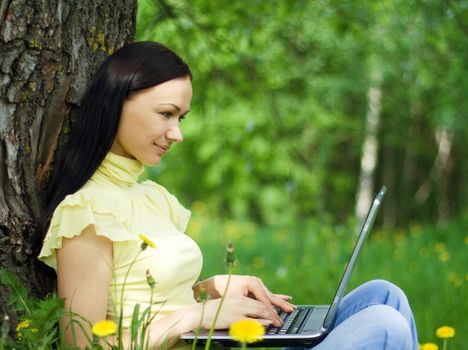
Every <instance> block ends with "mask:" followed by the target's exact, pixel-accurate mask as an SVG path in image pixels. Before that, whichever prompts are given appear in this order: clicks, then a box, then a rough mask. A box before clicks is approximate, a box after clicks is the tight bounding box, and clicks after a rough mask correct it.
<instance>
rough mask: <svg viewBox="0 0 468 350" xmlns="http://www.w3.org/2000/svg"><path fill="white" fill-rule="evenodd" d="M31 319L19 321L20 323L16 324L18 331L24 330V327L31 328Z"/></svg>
mask: <svg viewBox="0 0 468 350" xmlns="http://www.w3.org/2000/svg"><path fill="white" fill-rule="evenodd" d="M29 324H30V322H29V320H24V321H21V322H20V323H18V325H17V326H16V331H17V332H19V331H20V330H22V329H23V328H29Z"/></svg>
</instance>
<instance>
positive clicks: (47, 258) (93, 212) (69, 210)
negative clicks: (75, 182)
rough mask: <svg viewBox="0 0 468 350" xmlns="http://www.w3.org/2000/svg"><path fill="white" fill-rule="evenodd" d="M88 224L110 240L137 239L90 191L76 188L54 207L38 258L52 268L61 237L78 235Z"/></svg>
mask: <svg viewBox="0 0 468 350" xmlns="http://www.w3.org/2000/svg"><path fill="white" fill-rule="evenodd" d="M89 225H94V228H95V230H96V234H97V235H100V236H105V237H107V238H109V239H110V240H111V241H131V240H133V241H134V240H137V238H136V237H135V236H134V235H132V234H131V233H130V231H129V230H128V225H127V223H126V222H125V221H122V219H119V215H117V214H116V213H114V212H112V211H111V210H110V209H109V208H108V207H107V206H106V205H105V204H104V203H101V202H100V201H99V200H98V199H96V198H95V197H94V196H92V195H91V194H90V193H86V192H84V191H78V192H76V193H74V194H71V195H68V196H66V197H65V199H64V200H63V201H62V202H61V203H60V204H59V205H58V206H57V208H56V209H55V211H54V214H53V216H52V219H51V222H50V226H49V230H48V231H47V234H46V236H45V238H44V242H43V246H42V250H41V252H40V253H39V256H38V259H39V260H41V261H43V262H44V263H46V264H47V265H49V266H50V267H52V268H54V269H56V268H57V259H56V249H60V248H61V247H62V240H63V238H64V237H65V238H72V237H75V236H78V235H80V234H81V232H82V231H83V230H84V229H85V228H86V227H88V226H89Z"/></svg>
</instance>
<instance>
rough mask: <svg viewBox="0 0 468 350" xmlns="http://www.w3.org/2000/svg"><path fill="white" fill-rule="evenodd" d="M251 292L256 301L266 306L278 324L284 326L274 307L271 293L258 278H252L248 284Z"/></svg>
mask: <svg viewBox="0 0 468 350" xmlns="http://www.w3.org/2000/svg"><path fill="white" fill-rule="evenodd" d="M248 288H249V292H250V293H251V294H253V296H254V297H255V299H257V300H258V301H259V302H261V303H262V304H264V305H265V306H266V307H267V308H268V309H269V310H270V312H271V313H272V316H273V318H274V319H275V321H276V324H278V323H279V324H282V321H281V318H280V317H279V316H278V314H277V312H276V310H275V309H274V307H273V303H272V300H271V297H270V295H272V294H271V292H270V291H269V290H268V289H267V288H266V287H265V285H264V284H263V282H262V280H260V279H259V278H257V277H252V278H251V280H250V281H249V284H248Z"/></svg>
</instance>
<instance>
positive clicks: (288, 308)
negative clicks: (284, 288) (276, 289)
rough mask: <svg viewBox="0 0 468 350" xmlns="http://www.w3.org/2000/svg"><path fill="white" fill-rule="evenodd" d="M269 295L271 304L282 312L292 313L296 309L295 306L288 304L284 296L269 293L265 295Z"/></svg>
mask: <svg viewBox="0 0 468 350" xmlns="http://www.w3.org/2000/svg"><path fill="white" fill-rule="evenodd" d="M267 294H268V295H269V298H270V301H271V303H272V304H273V305H274V306H276V307H279V308H280V309H281V310H282V311H284V312H293V311H294V310H295V309H296V305H293V304H291V303H289V302H288V301H287V300H285V299H286V298H284V296H281V295H278V294H273V293H271V292H268V293H267Z"/></svg>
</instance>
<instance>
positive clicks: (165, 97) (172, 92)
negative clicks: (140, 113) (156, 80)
mask: <svg viewBox="0 0 468 350" xmlns="http://www.w3.org/2000/svg"><path fill="white" fill-rule="evenodd" d="M129 98H131V99H136V100H140V101H143V100H144V101H145V102H148V103H173V104H176V105H178V106H180V107H181V108H182V107H184V106H185V107H186V106H188V105H189V104H190V100H191V98H192V83H191V81H190V79H189V78H188V77H184V78H177V79H172V80H168V81H165V82H164V83H161V84H158V85H155V86H152V87H150V88H148V89H144V90H138V91H135V92H134V93H133V94H132V95H131V96H129Z"/></svg>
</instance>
